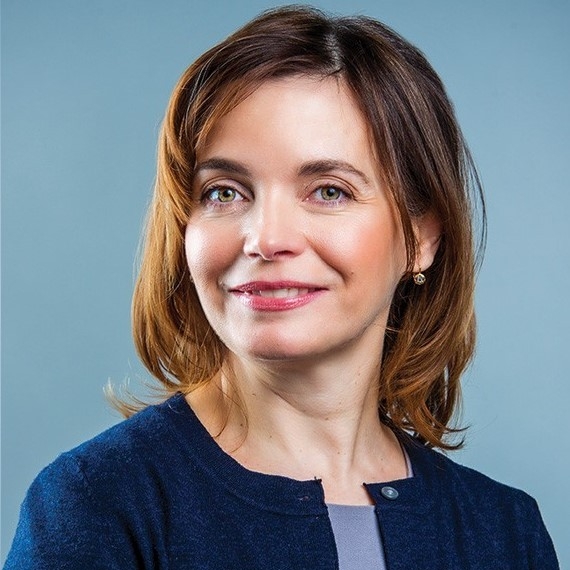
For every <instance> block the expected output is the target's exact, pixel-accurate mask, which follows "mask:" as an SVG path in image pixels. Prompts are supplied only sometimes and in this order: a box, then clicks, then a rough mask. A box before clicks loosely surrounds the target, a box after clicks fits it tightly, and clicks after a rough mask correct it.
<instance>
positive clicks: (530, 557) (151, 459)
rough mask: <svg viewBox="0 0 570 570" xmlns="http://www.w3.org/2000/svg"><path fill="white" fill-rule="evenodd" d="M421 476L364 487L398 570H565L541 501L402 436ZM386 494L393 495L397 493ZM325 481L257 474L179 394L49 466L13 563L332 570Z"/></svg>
mask: <svg viewBox="0 0 570 570" xmlns="http://www.w3.org/2000/svg"><path fill="white" fill-rule="evenodd" d="M403 443H404V445H405V447H406V451H407V452H408V454H409V457H410V461H411V464H412V469H413V474H414V476H413V477H412V478H409V479H402V480H398V481H391V482H389V483H369V484H366V487H367V489H368V492H369V494H370V496H371V497H372V498H373V500H374V503H375V506H376V513H377V516H378V520H379V527H380V532H381V535H382V542H383V545H384V550H385V555H386V566H387V568H388V570H412V569H413V570H424V569H425V570H428V569H429V570H452V569H453V570H455V569H456V570H470V569H473V570H497V569H499V568H500V569H501V570H509V569H512V570H525V569H535V570H555V569H558V563H557V560H556V554H555V552H554V548H553V545H552V542H551V540H550V537H549V535H548V533H547V531H546V529H545V526H544V524H543V522H542V519H541V517H540V513H539V511H538V507H537V505H536V502H535V501H534V500H533V499H532V498H531V497H529V496H528V495H526V494H525V493H523V492H521V491H518V490H516V489H512V488H510V487H507V486H505V485H502V484H500V483H497V482H495V481H493V480H491V479H489V478H488V477H485V476H484V475H481V474H480V473H478V472H476V471H473V470H471V469H468V468H466V467H462V466H460V465H458V464H456V463H454V462H452V461H451V460H450V459H448V458H447V457H445V456H443V455H442V454H440V453H438V452H435V451H433V450H429V449H427V448H425V447H423V446H421V445H419V444H418V443H416V442H415V441H414V440H413V439H411V438H409V439H405V438H404V439H403ZM388 489H391V490H390V491H388ZM336 568H338V559H337V553H336V548H335V541H334V536H333V532H332V527H331V524H330V520H329V517H328V511H327V507H326V505H325V501H324V493H323V487H322V485H321V482H320V481H319V480H316V479H315V480H310V481H297V480H293V479H289V478H286V477H280V476H274V475H266V474H261V473H256V472H253V471H249V470H247V469H245V468H244V467H242V466H241V465H240V464H239V463H237V462H236V461H235V460H234V459H232V458H231V457H230V456H229V455H227V454H226V453H225V452H224V451H223V450H222V449H221V448H220V447H219V446H218V445H217V444H216V443H215V441H214V440H213V439H212V438H211V436H210V435H209V434H208V432H207V431H206V430H205V428H204V427H203V426H202V424H201V423H200V422H199V420H198V418H197V417H196V416H195V414H194V413H193V411H192V410H191V409H190V407H189V406H188V404H187V402H186V400H185V399H184V397H183V396H182V395H176V396H174V397H172V398H170V399H169V400H167V401H166V402H164V403H162V404H160V405H157V406H150V407H148V408H146V409H145V410H143V411H142V412H139V413H138V414H136V415H135V416H133V417H132V418H130V419H128V420H126V421H124V422H122V423H120V424H118V425H116V426H114V427H112V428H110V429H109V430H107V431H105V432H103V433H102V434H101V435H99V436H97V437H96V438H94V439H92V440H90V441H88V442H86V443H84V444H82V445H81V446H79V447H77V448H76V449H74V450H72V451H70V452H67V453H64V454H63V455H61V456H60V457H58V458H57V459H56V460H55V461H54V462H53V463H52V464H51V465H49V466H48V467H47V468H46V469H44V470H43V471H42V472H41V473H40V474H39V475H38V477H37V478H36V480H35V481H34V483H33V484H32V486H31V487H30V489H29V491H28V494H27V496H26V498H25V500H24V503H23V505H22V510H21V515H20V522H19V525H18V528H17V531H16V536H15V539H14V542H13V544H12V549H11V551H10V553H9V555H8V559H7V562H6V566H5V570H16V569H17V570H28V569H29V570H32V569H33V570H47V569H50V570H52V569H53V570H55V569H57V570H76V569H77V570H86V569H89V570H99V569H101V570H103V569H104V570H118V569H130V570H132V569H146V570H150V569H156V570H166V569H168V570H182V569H184V570H186V569H192V570H222V569H223V570H237V569H240V570H242V569H243V570H262V569H263V570H335V569H336Z"/></svg>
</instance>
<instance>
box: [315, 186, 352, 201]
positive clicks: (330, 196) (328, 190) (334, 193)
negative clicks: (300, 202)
mask: <svg viewBox="0 0 570 570" xmlns="http://www.w3.org/2000/svg"><path fill="white" fill-rule="evenodd" d="M316 192H317V195H318V197H319V198H322V199H323V200H326V201H327V202H329V201H331V200H338V199H339V198H342V197H343V196H345V193H344V192H343V191H342V190H341V189H340V188H335V187H334V186H323V187H322V188H318V189H317V190H316Z"/></svg>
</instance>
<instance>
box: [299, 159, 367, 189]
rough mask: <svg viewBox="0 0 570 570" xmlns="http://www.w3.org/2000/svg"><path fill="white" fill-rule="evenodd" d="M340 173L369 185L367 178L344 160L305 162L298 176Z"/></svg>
mask: <svg viewBox="0 0 570 570" xmlns="http://www.w3.org/2000/svg"><path fill="white" fill-rule="evenodd" d="M334 170H336V171H341V172H345V173H347V174H353V175H355V176H358V177H359V178H361V179H362V181H363V182H364V183H365V184H370V180H369V179H368V176H366V174H364V172H362V171H361V170H358V169H357V168H355V167H354V166H352V164H350V162H346V161H344V160H334V159H324V160H313V161H310V162H306V163H305V164H303V165H301V167H300V168H299V171H298V172H299V175H300V176H314V175H316V174H327V173H329V172H331V171H334Z"/></svg>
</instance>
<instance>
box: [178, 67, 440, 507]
mask: <svg viewBox="0 0 570 570" xmlns="http://www.w3.org/2000/svg"><path fill="white" fill-rule="evenodd" d="M193 193H194V198H195V200H196V208H195V209H194V211H193V213H192V215H191V217H190V220H189V222H188V226H187V230H186V257H187V261H188V266H189V269H190V272H191V274H192V277H193V280H194V284H195V286H196V290H197V292H198V295H199V297H200V301H201V303H202V306H203V308H204V311H205V314H206V316H207V318H208V320H209V322H210V323H211V325H212V327H213V328H214V330H215V331H216V332H217V334H218V335H219V337H220V338H221V339H222V341H223V342H224V343H225V345H226V346H227V347H228V349H229V357H228V362H227V366H226V367H225V368H224V370H223V371H222V372H221V373H220V374H219V375H218V376H217V377H216V378H214V379H213V380H212V381H211V382H210V383H209V384H207V385H206V386H204V387H201V388H199V389H197V390H195V391H194V392H192V393H191V394H189V395H188V401H189V404H190V405H191V406H192V408H193V409H194V410H195V412H196V414H197V415H198V417H199V418H200V420H201V421H202V423H204V425H205V427H206V429H208V430H209V431H210V433H211V434H212V435H213V436H214V437H216V439H217V442H218V444H219V445H220V446H221V447H222V449H224V450H225V451H226V452H227V453H229V454H230V455H232V456H233V457H234V458H235V459H236V460H237V461H239V462H240V463H241V464H242V465H243V466H244V467H246V468H248V469H253V470H256V471H260V472H263V473H269V474H278V475H284V476H288V477H292V478H295V479H301V480H306V479H312V478H314V477H317V478H320V479H322V481H323V486H324V489H325V496H326V500H327V501H328V502H331V503H341V504H369V503H370V498H369V497H368V495H367V493H366V491H365V489H364V487H363V486H362V482H364V481H366V482H378V481H389V480H394V479H398V478H402V477H405V476H406V466H405V460H404V457H403V454H402V451H401V448H400V446H399V444H398V442H397V440H396V438H395V436H394V435H393V434H392V433H391V431H390V430H389V429H388V428H386V427H385V426H384V425H382V424H381V423H380V421H379V419H378V412H377V399H378V386H377V382H378V377H379V364H380V361H381V357H382V343H383V338H384V334H385V328H386V321H387V317H388V311H389V308H390V303H391V300H392V297H393V294H394V291H395V288H396V286H397V284H398V283H399V281H400V280H401V279H402V278H403V277H404V274H405V270H406V252H405V246H404V240H403V235H402V230H401V226H400V222H399V219H398V217H397V215H396V214H395V210H394V206H393V204H392V201H391V198H390V194H389V192H388V191H387V190H386V189H385V188H384V187H383V184H382V182H381V177H380V171H379V165H378V164H377V161H376V159H375V157H374V152H373V149H372V146H371V144H370V136H369V132H368V129H367V126H366V122H365V120H364V117H363V116H362V114H361V113H360V111H359V109H358V107H357V105H356V103H355V101H354V99H353V97H352V95H351V93H350V91H349V90H348V88H347V87H346V86H345V85H344V83H343V82H342V81H341V80H338V79H335V78H327V79H316V78H309V77H290V78H286V79H279V80H275V81H270V82H266V83H264V84H262V85H261V86H260V87H259V88H258V89H257V90H256V91H255V92H254V93H253V94H252V95H250V96H249V97H248V98H247V99H246V100H245V101H243V102H242V103H241V104H239V105H238V106H237V107H236V108H235V109H233V110H232V111H231V112H230V113H229V114H227V115H226V116H224V117H223V118H222V119H220V120H219V121H218V123H217V124H216V125H215V126H214V128H213V130H212V131H211V133H210V134H209V137H208V139H207V141H206V144H205V145H204V148H203V149H202V151H201V152H199V153H198V161H197V176H196V180H195V184H194V188H193ZM416 231H417V235H418V240H419V243H420V248H419V251H420V255H419V258H418V265H419V266H421V267H422V268H424V269H425V268H427V267H428V266H429V265H430V264H431V262H432V260H433V255H434V254H435V251H436V249H437V239H438V225H437V223H435V222H434V221H433V220H432V219H431V218H429V216H426V217H425V218H424V219H422V220H418V221H417V222H416ZM233 402H239V405H235V404H233ZM246 418H247V420H246Z"/></svg>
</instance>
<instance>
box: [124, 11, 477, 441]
mask: <svg viewBox="0 0 570 570" xmlns="http://www.w3.org/2000/svg"><path fill="white" fill-rule="evenodd" d="M296 74H303V75H310V76H317V77H328V76H337V77H340V78H341V79H342V80H343V81H345V82H346V84H347V85H348V86H349V88H350V89H351V91H352V92H353V94H354V97H355V99H356V101H357V102H358V104H359V105H360V107H361V110H362V112H363V114H364V116H365V118H366V120H367V123H368V124H369V126H370V129H371V133H372V136H373V141H374V145H375V152H376V155H377V157H378V160H379V164H381V165H382V176H383V177H384V182H385V183H386V186H387V187H388V188H389V189H390V190H391V192H392V194H393V198H394V202H395V204H396V207H397V210H398V212H399V215H400V217H401V222H402V226H403V231H404V237H405V243H406V248H407V257H408V270H409V272H410V275H411V271H412V268H413V265H414V260H415V259H416V253H417V243H416V239H415V236H414V231H413V220H414V218H416V217H418V216H421V215H422V214H424V213H426V212H430V213H431V214H433V215H435V216H436V217H437V219H438V220H439V221H440V222H441V226H442V236H441V240H440V244H439V248H438V251H437V254H436V258H435V260H434V263H433V264H432V266H431V267H430V268H429V269H428V270H427V271H425V274H426V277H427V283H426V284H425V285H424V286H421V287H418V286H416V285H414V283H413V282H412V280H411V279H410V278H409V276H408V278H405V279H404V280H402V282H401V283H400V285H399V286H398V289H397V291H396V294H395V296H394V300H393V303H392V307H391V312H390V316H389V320H388V329H387V333H386V336H385V341H384V350H383V362H382V366H381V378H380V379H379V381H380V401H379V408H380V411H381V414H382V415H383V417H384V420H385V421H386V422H388V423H390V424H391V425H392V426H393V427H394V428H396V429H397V430H405V431H411V432H413V433H415V434H416V435H417V436H418V437H419V438H420V440H422V441H423V442H425V443H427V444H428V445H431V446H438V447H442V448H447V449H451V448H453V447H457V446H458V445H455V446H454V445H452V444H451V443H449V442H447V441H446V439H445V436H446V435H447V434H449V433H450V432H453V431H456V430H454V429H453V428H452V427H450V425H449V424H450V422H451V419H452V416H453V413H454V410H455V408H456V406H457V404H458V403H459V397H460V386H459V379H460V375H461V373H462V372H463V370H464V369H465V367H466V366H467V364H468V362H469V360H470V358H471V356H472V354H473V350H474V341H475V321H474V313H473V289H474V272H475V255H474V239H473V224H472V218H473V216H472V214H473V203H479V204H481V206H482V205H483V202H482V197H481V192H480V186H479V183H478V180H477V175H476V173H475V169H474V167H473V164H472V160H471V158H470V156H469V153H468V150H467V148H466V146H465V143H464V141H463V137H462V135H461V132H460V130H459V127H458V125H457V122H456V119H455V116H454V112H453V108H452V105H451V103H450V101H449V99H448V97H447V95H446V93H445V89H444V87H443V85H442V83H441V81H440V79H439V77H438V76H437V74H436V73H435V72H434V70H433V69H432V67H431V66H430V65H429V63H428V62H427V61H426V59H425V57H424V56H423V55H422V53H421V52H420V51H418V50H417V49H416V48H415V47H413V46H412V45H410V44H409V43H408V42H407V41H405V40H404V39H403V38H401V37H400V36H399V35H397V34H396V33H395V32H393V31H392V30H390V29H389V28H388V27H386V26H385V25H383V24H381V23H379V22H377V21H375V20H373V19H371V18H367V17H363V16H358V17H329V16H327V15H325V14H323V13H322V12H320V11H318V10H316V9H313V8H310V7H285V8H279V9H275V10H271V11H268V12H265V13H263V14H261V15H260V16H259V17H257V18H256V19H254V20H252V21H251V22H250V23H248V24H246V25H245V26H244V27H243V28H241V29H240V30H238V31H237V32H235V33H234V34H233V35H231V36H230V37H229V38H227V39H226V40H225V41H223V42H221V43H220V44H219V45H217V46H215V47H214V48H212V49H210V50H209V51H208V52H206V53H205V54H204V55H202V56H201V57H200V58H199V59H198V60H197V61H196V62H195V63H193V64H192V65H191V66H190V67H189V68H188V69H187V70H186V72H185V73H184V74H183V76H182V77H181V79H180V81H179V82H178V84H177V86H176V87H175V89H174V92H173V94H172V97H171V99H170V103H169V105H168V109H167V113H166V117H165V120H164V124H163V126H162V131H161V134H160V139H159V156H158V173H157V180H156V187H155V192H154V197H153V201H152V205H151V208H150V212H149V218H148V227H147V233H146V242H145V249H144V255H143V259H142V265H141V270H140V275H139V278H138V282H137V285H136V290H135V294H134V300H133V331H134V333H133V334H134V338H135V343H136V346H137V349H138V351H139V354H140V356H141V358H142V360H143V361H144V363H145V365H146V366H147V368H148V369H149V370H150V372H151V373H152V374H153V375H154V376H155V377H156V378H157V379H158V380H159V381H160V382H161V383H162V386H163V388H164V390H165V392H166V393H167V394H171V393H174V392H176V391H182V392H188V391H190V390H191V389H193V388H194V387H195V386H197V385H199V384H201V383H203V382H207V381H208V380H210V379H211V378H212V377H213V376H214V374H215V373H216V372H217V371H219V369H220V367H221V366H222V363H223V361H224V356H225V351H226V348H225V347H224V345H223V344H222V342H221V341H220V339H219V338H218V337H217V336H216V334H215V332H214V331H213V330H212V328H211V327H210V325H209V323H208V321H207V319H206V317H205V316H204V313H203V311H202V308H201V306H200V302H199V300H198V297H197V295H196V291H195V289H194V286H193V284H192V282H191V280H190V275H189V272H188V268H187V265H186V260H185V255H184V230H185V227H186V224H187V221H188V218H189V215H190V212H191V210H192V207H193V203H192V199H191V193H190V189H191V187H192V178H193V169H194V165H195V160H196V152H197V149H198V148H200V145H201V144H202V142H203V141H204V139H205V137H206V136H207V134H208V132H209V131H210V129H211V128H212V125H213V124H214V123H215V122H216V121H217V120H218V119H219V118H220V117H221V116H223V115H224V114H226V113H227V112H229V111H230V110H231V109H232V108H233V107H235V106H236V105H237V104H238V103H239V102H240V101H242V100H243V99H245V98H246V97H247V96H248V95H249V94H251V92H252V91H253V90H255V88H256V87H257V86H259V84H260V83H261V82H263V81H265V80H268V79H270V78H277V77H283V76H289V75H296ZM473 197H475V200H473ZM477 200H479V202H477ZM481 213H482V214H483V216H482V219H483V226H482V230H483V231H482V237H483V235H484V209H482V210H481ZM481 243H482V242H481ZM123 411H125V412H126V414H127V415H128V414H129V413H131V412H132V411H134V408H128V406H127V405H126V404H125V405H124V406H123Z"/></svg>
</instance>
